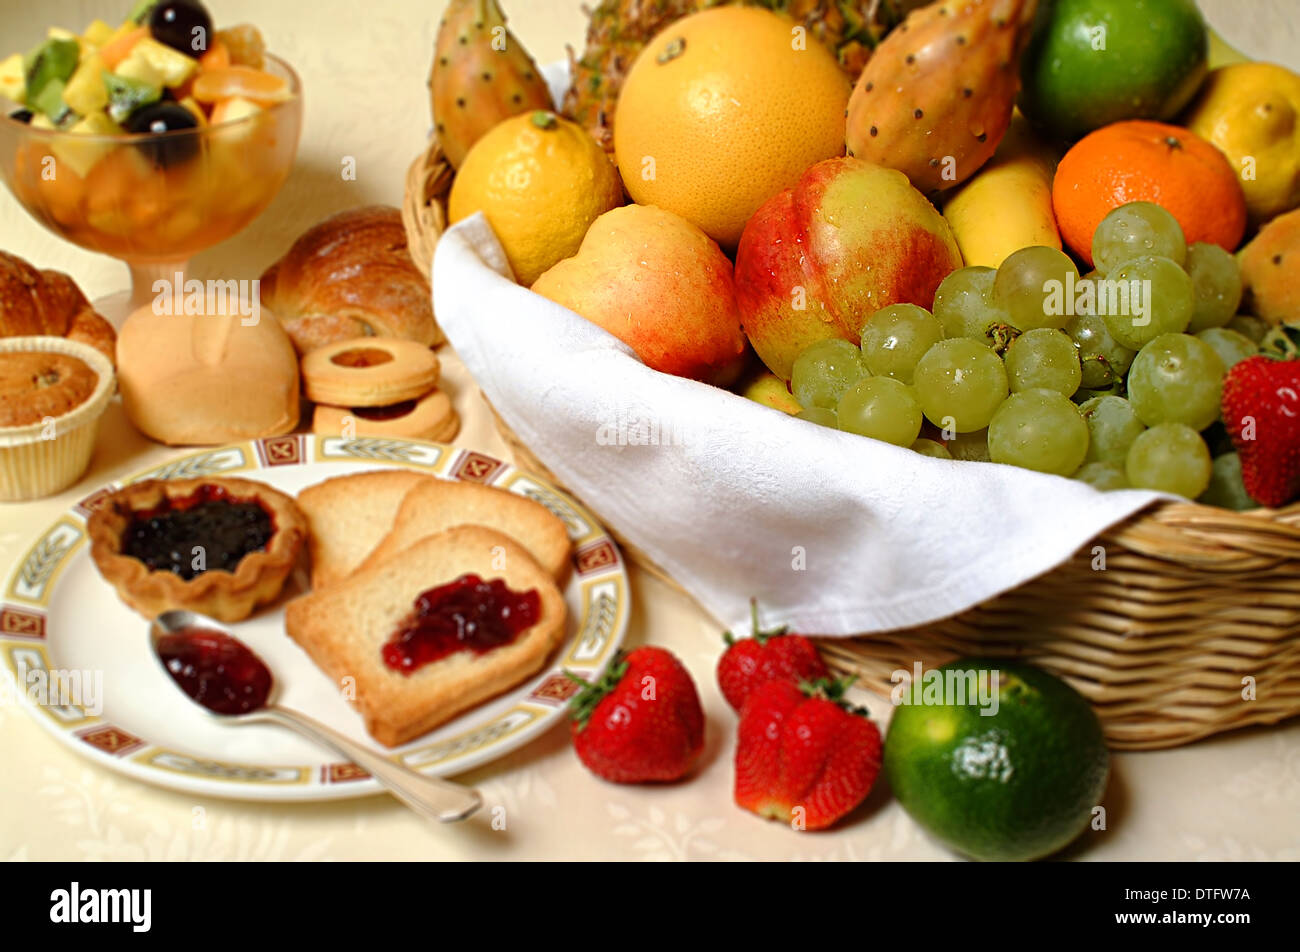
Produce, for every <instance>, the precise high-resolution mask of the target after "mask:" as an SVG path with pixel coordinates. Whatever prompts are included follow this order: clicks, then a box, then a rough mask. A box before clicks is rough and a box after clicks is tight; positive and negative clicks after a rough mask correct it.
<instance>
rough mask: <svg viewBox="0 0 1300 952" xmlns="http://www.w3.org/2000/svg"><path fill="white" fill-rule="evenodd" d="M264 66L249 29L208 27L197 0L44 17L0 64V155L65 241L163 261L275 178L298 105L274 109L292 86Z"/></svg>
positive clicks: (233, 221)
mask: <svg viewBox="0 0 1300 952" xmlns="http://www.w3.org/2000/svg"><path fill="white" fill-rule="evenodd" d="M277 65H278V64H276V63H275V62H273V60H272V58H269V57H268V56H267V55H266V53H265V44H264V42H263V40H262V36H261V33H260V32H259V31H258V30H257V28H256V27H254V26H250V25H242V26H236V27H233V28H230V29H224V30H217V29H215V28H214V26H213V21H212V16H211V14H209V12H208V11H207V9H206V8H205V7H204V6H203V4H202V3H200V2H198V0H142V2H140V3H138V4H137V5H136V7H135V8H134V9H133V10H132V11H131V13H130V15H129V16H128V17H127V18H126V19H125V20H124V21H123V22H122V23H121V24H120V25H118V26H117V27H116V28H114V27H112V26H110V25H109V24H108V23H106V22H104V21H103V20H95V21H94V22H92V23H91V24H90V25H89V26H87V27H86V28H85V30H83V31H82V32H81V33H80V34H77V33H72V32H70V31H68V30H65V29H62V28H59V27H54V28H51V29H50V31H49V33H48V35H47V37H46V39H45V40H43V41H42V42H41V43H39V44H38V45H37V46H36V47H34V48H33V49H31V50H29V51H28V52H26V53H15V54H13V55H12V56H10V57H9V58H8V59H5V60H3V61H0V97H3V98H5V99H8V100H10V101H11V102H12V103H13V104H14V105H15V106H16V107H17V108H13V109H11V110H10V111H9V114H8V120H5V119H0V166H3V171H4V172H5V174H6V177H7V178H8V179H9V180H10V182H11V184H12V185H13V187H14V191H15V192H16V194H17V195H18V197H19V198H20V200H22V201H23V202H24V204H25V205H26V206H27V207H28V208H29V209H30V210H31V211H32V212H33V213H35V214H37V216H38V217H40V218H42V219H44V220H45V221H46V223H47V224H49V225H50V226H51V227H53V228H55V229H56V230H57V231H59V232H61V233H63V234H64V235H65V237H67V238H69V239H70V240H72V241H76V242H77V243H79V244H82V245H83V246H85V247H89V248H93V249H95V250H99V251H104V252H106V253H109V254H114V255H117V256H118V257H123V258H127V259H134V260H148V259H150V258H152V259H155V260H166V259H170V260H174V259H175V257H176V255H177V253H178V252H180V253H185V254H189V253H193V252H194V251H197V250H201V249H202V248H204V247H207V246H208V245H211V244H213V243H214V242H215V241H217V240H221V238H224V237H227V236H228V235H229V234H231V233H233V231H235V230H238V229H239V228H241V227H243V225H244V224H247V222H248V220H250V219H251V217H253V215H255V214H256V213H257V212H259V211H260V210H261V208H263V207H265V205H266V204H267V203H268V202H269V201H270V198H271V197H272V196H274V194H275V192H276V190H278V188H279V187H280V185H281V184H282V183H283V180H284V176H285V175H286V174H287V171H288V168H287V166H288V164H290V163H291V161H292V153H293V147H294V146H295V145H296V139H297V122H298V116H297V113H298V110H284V109H279V108H277V107H280V106H282V105H284V104H286V103H290V102H291V101H292V100H294V99H295V98H296V97H297V90H296V88H295V84H294V82H293V81H292V79H291V74H289V72H288V70H285V69H278V68H277ZM286 112H292V113H294V115H293V117H292V119H291V120H289V119H286V118H284V117H282V116H281V115H279V114H281V113H286ZM240 120H244V121H242V122H241V121H240ZM290 122H291V123H292V125H291V126H290V125H289V123H290ZM196 131H199V132H201V133H202V134H190V135H186V134H183V133H186V132H190V133H195V132H196ZM172 133H181V134H172ZM10 142H12V143H13V144H14V145H13V148H12V149H11V148H10V147H9V145H8V144H9V143H10ZM286 149H287V152H288V157H287V159H286V157H285V152H286ZM218 192H220V193H221V194H220V195H218ZM250 211H251V214H250ZM214 236H215V237H214Z"/></svg>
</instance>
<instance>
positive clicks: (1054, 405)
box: [792, 202, 1268, 509]
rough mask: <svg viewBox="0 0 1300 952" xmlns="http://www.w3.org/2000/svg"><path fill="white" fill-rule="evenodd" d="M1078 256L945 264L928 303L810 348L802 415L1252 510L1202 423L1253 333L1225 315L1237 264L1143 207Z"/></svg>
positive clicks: (1249, 321)
mask: <svg viewBox="0 0 1300 952" xmlns="http://www.w3.org/2000/svg"><path fill="white" fill-rule="evenodd" d="M1092 256H1093V261H1094V264H1095V265H1096V270H1095V271H1093V272H1091V273H1089V274H1087V275H1083V276H1081V275H1080V273H1079V270H1078V268H1077V267H1076V266H1075V263H1074V262H1073V261H1072V260H1071V259H1070V257H1069V256H1068V255H1066V254H1064V253H1063V252H1062V251H1060V250H1059V249H1056V248H1048V247H1030V248H1022V249H1021V250H1020V251H1017V252H1015V253H1014V254H1012V255H1010V256H1009V257H1008V258H1007V259H1006V260H1005V261H1004V262H1003V263H1002V265H1001V266H1000V267H998V268H997V269H993V268H983V267H969V268H961V269H959V270H957V271H954V272H952V273H951V274H949V275H948V277H946V278H945V279H944V280H943V282H942V283H941V284H940V285H939V288H938V290H937V291H936V293H935V296H934V308H933V312H931V311H927V310H926V309H924V308H922V307H919V306H917V305H915V304H895V305H891V306H889V307H886V308H883V309H881V310H879V311H877V312H876V313H874V314H872V315H871V316H870V317H869V318H868V319H867V321H866V323H865V324H864V326H863V331H862V337H861V341H860V344H861V346H860V347H855V346H854V345H853V343H851V342H849V341H845V340H839V339H836V340H830V341H819V342H818V343H816V344H813V345H812V346H810V347H809V348H808V349H807V350H805V351H804V352H803V353H802V354H800V356H799V358H798V360H796V361H795V366H794V379H793V381H792V389H793V392H794V395H795V396H796V398H798V400H799V402H800V404H801V405H802V406H803V407H804V408H805V409H804V411H803V413H801V414H800V416H801V417H803V418H804V419H807V420H810V421H812V422H815V423H819V424H822V425H824V426H830V427H835V428H838V429H841V430H844V431H847V432H851V433H856V434H859V435H862V436H868V437H871V438H873V439H878V440H882V441H884V442H888V443H891V444H894V445H895V446H901V447H910V448H911V449H912V450H913V451H915V452H916V453H918V454H921V455H925V456H930V457H934V458H939V459H953V460H972V461H986V462H994V463H1004V464H1009V465H1014V466H1020V467H1023V468H1026V469H1032V470H1036V471H1039V472H1044V473H1053V474H1057V475H1061V476H1072V477H1073V478H1075V479H1079V480H1081V481H1084V482H1087V483H1089V484H1090V485H1092V486H1094V487H1096V488H1097V489H1099V490H1103V491H1105V490H1113V489H1126V488H1142V489H1154V490H1158V491H1162V492H1168V493H1173V494H1177V495H1182V496H1186V497H1188V498H1193V499H1195V498H1198V497H1199V498H1202V499H1204V500H1205V501H1206V502H1211V503H1213V504H1215V505H1220V506H1225V507H1229V508H1236V509H1240V508H1247V507H1249V506H1250V505H1253V503H1251V501H1250V498H1249V496H1247V495H1246V493H1245V490H1244V487H1243V486H1242V481H1241V464H1240V460H1238V459H1237V457H1236V455H1235V454H1233V453H1226V454H1224V455H1221V456H1219V457H1218V458H1214V457H1213V456H1212V454H1211V452H1210V442H1209V441H1207V439H1206V435H1205V434H1206V432H1207V431H1209V430H1211V428H1213V427H1216V426H1218V425H1219V416H1220V400H1221V395H1222V388H1223V379H1224V376H1225V375H1226V373H1227V371H1228V370H1229V369H1231V368H1232V367H1233V366H1234V365H1235V364H1237V363H1239V362H1240V361H1242V360H1245V359H1246V358H1248V357H1250V356H1253V355H1254V354H1256V353H1258V352H1259V348H1260V341H1261V340H1262V339H1263V338H1264V336H1265V334H1266V333H1267V330H1268V328H1267V326H1266V325H1265V324H1264V323H1263V322H1262V321H1260V320H1258V319H1257V318H1254V317H1250V316H1249V315H1239V314H1238V313H1237V309H1238V307H1239V305H1240V304H1241V299H1242V279H1241V272H1240V269H1239V268H1238V267H1237V263H1236V260H1235V259H1234V258H1233V256H1232V255H1231V254H1229V253H1228V252H1227V251H1224V250H1223V249H1222V248H1220V247H1218V246H1217V245H1207V244H1199V243H1197V244H1192V245H1190V246H1189V245H1188V244H1187V242H1186V239H1185V236H1184V235H1183V231H1182V229H1181V227H1179V225H1178V222H1177V220H1176V219H1175V218H1174V217H1173V216H1172V215H1170V214H1169V213H1168V212H1167V211H1165V210H1164V209H1163V208H1161V207H1160V206H1158V205H1154V204H1150V203H1146V202H1134V203H1132V204H1129V205H1125V206H1122V207H1120V208H1117V209H1115V210H1114V211H1112V212H1111V213H1110V214H1109V215H1107V216H1106V218H1105V219H1104V220H1103V221H1102V223H1101V225H1100V226H1099V227H1098V228H1097V231H1096V235H1095V237H1094V240H1093V247H1092Z"/></svg>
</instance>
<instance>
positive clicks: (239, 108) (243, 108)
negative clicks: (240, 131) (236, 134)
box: [212, 96, 263, 126]
mask: <svg viewBox="0 0 1300 952" xmlns="http://www.w3.org/2000/svg"><path fill="white" fill-rule="evenodd" d="M262 111H263V110H262V107H261V106H259V105H258V104H257V103H255V102H253V101H252V100H251V99H245V98H244V97H242V96H231V97H230V98H229V99H223V100H221V102H219V103H217V104H216V106H215V107H213V109H212V124H213V125H214V126H215V125H219V124H220V123H223V122H234V121H236V120H237V119H246V118H247V117H249V116H252V115H255V114H256V113H259V112H262Z"/></svg>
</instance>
